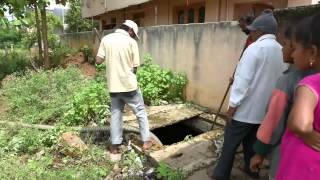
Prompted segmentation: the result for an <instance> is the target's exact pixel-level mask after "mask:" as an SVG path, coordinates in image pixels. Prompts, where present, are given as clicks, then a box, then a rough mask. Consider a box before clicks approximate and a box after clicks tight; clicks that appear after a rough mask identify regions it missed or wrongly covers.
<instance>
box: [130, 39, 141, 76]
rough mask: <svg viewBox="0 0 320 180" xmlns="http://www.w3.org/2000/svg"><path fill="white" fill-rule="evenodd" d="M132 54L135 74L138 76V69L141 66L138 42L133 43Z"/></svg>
mask: <svg viewBox="0 0 320 180" xmlns="http://www.w3.org/2000/svg"><path fill="white" fill-rule="evenodd" d="M131 52H132V64H133V73H134V74H136V73H137V70H138V67H139V66H140V54H139V47H138V43H137V42H136V41H133V43H132V46H131Z"/></svg>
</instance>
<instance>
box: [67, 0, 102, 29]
mask: <svg viewBox="0 0 320 180" xmlns="http://www.w3.org/2000/svg"><path fill="white" fill-rule="evenodd" d="M69 2H70V10H69V11H68V12H67V14H66V23H67V24H68V25H69V28H68V30H67V31H68V32H82V31H91V30H92V28H93V27H98V26H99V24H98V22H97V21H93V23H92V21H91V20H89V19H84V18H82V16H81V0H69Z"/></svg>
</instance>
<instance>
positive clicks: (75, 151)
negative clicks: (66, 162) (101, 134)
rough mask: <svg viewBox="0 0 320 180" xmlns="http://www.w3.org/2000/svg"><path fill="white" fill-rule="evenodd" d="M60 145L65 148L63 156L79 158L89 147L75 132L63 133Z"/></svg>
mask: <svg viewBox="0 0 320 180" xmlns="http://www.w3.org/2000/svg"><path fill="white" fill-rule="evenodd" d="M60 144H61V145H62V147H64V148H63V152H62V153H63V154H64V155H66V156H71V157H77V156H79V154H81V153H82V152H83V151H84V150H86V149H87V148H88V147H87V145H86V144H85V143H84V142H83V141H82V140H81V138H80V137H79V136H78V135H76V134H75V133H73V132H66V133H63V134H62V135H61V137H60Z"/></svg>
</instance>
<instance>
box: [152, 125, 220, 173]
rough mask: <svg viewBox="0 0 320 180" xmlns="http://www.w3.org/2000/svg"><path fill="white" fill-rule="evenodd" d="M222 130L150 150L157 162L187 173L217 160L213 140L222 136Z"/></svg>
mask: <svg viewBox="0 0 320 180" xmlns="http://www.w3.org/2000/svg"><path fill="white" fill-rule="evenodd" d="M222 134H223V130H222V129H216V130H213V131H209V132H207V133H204V134H201V135H199V136H196V137H194V138H192V139H190V140H188V141H183V142H180V143H176V144H173V145H170V146H165V147H164V148H163V149H161V150H158V151H155V152H151V153H150V156H151V157H152V158H153V159H154V160H155V161H157V162H164V163H166V164H168V165H169V166H171V167H173V168H178V169H182V170H183V172H184V173H185V174H187V175H189V174H191V173H192V172H194V171H195V170H198V169H201V168H204V167H207V166H209V165H210V164H213V163H214V162H215V161H216V160H217V154H216V150H217V147H216V146H215V143H214V141H215V140H217V139H219V138H222Z"/></svg>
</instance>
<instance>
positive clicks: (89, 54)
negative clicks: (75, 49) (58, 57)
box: [79, 45, 95, 64]
mask: <svg viewBox="0 0 320 180" xmlns="http://www.w3.org/2000/svg"><path fill="white" fill-rule="evenodd" d="M79 51H80V52H82V53H83V55H84V59H85V61H86V62H89V63H90V64H94V62H95V61H94V58H93V50H92V49H91V48H90V47H89V46H88V45H84V46H82V47H81V48H80V50H79Z"/></svg>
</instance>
